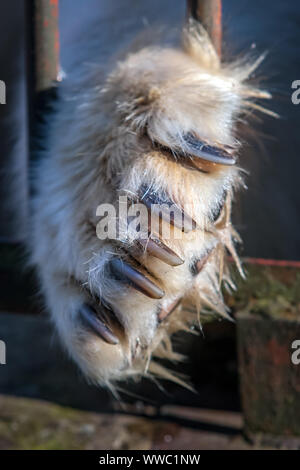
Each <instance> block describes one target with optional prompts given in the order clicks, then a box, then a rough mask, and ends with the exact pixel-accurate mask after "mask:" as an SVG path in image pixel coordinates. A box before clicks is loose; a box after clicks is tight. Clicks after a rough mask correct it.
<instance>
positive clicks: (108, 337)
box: [79, 304, 119, 344]
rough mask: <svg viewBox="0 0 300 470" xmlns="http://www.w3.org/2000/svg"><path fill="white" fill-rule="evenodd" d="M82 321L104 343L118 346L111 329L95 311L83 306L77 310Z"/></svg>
mask: <svg viewBox="0 0 300 470" xmlns="http://www.w3.org/2000/svg"><path fill="white" fill-rule="evenodd" d="M79 313H80V315H81V318H82V320H83V321H84V322H85V323H86V324H87V325H88V326H89V327H90V328H91V329H92V330H93V331H94V332H95V333H97V334H98V335H99V336H100V337H101V338H102V339H103V340H104V341H105V342H106V343H108V344H118V343H119V340H118V338H117V337H116V336H115V335H114V334H113V332H112V331H111V329H110V328H109V327H108V326H107V325H106V324H105V323H104V322H103V320H102V319H101V318H100V317H99V316H98V314H97V312H96V310H94V309H93V308H92V307H91V306H90V305H87V304H83V305H82V306H81V308H80V309H79Z"/></svg>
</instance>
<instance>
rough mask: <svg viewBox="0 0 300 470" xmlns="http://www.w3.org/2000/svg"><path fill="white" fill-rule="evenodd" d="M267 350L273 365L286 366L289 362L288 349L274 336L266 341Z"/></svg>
mask: <svg viewBox="0 0 300 470" xmlns="http://www.w3.org/2000/svg"><path fill="white" fill-rule="evenodd" d="M267 350H268V352H269V354H270V357H271V359H272V362H273V364H274V365H275V366H286V365H288V364H290V361H291V359H290V351H289V350H288V349H287V347H286V345H284V346H282V345H281V344H279V343H278V342H277V340H276V339H275V338H272V339H271V340H270V341H269V342H268V343H267Z"/></svg>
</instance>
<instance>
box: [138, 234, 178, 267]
mask: <svg viewBox="0 0 300 470" xmlns="http://www.w3.org/2000/svg"><path fill="white" fill-rule="evenodd" d="M138 244H140V245H141V246H142V247H143V249H145V250H146V251H147V252H148V253H149V255H151V256H154V257H155V258H158V259H160V260H161V261H163V262H164V263H167V264H169V265H170V266H179V265H181V264H183V263H184V260H183V259H181V258H180V257H179V256H178V255H177V254H176V253H175V252H174V251H173V250H171V248H169V247H168V246H166V245H165V244H164V243H163V242H162V241H161V240H159V239H157V238H148V239H139V240H138Z"/></svg>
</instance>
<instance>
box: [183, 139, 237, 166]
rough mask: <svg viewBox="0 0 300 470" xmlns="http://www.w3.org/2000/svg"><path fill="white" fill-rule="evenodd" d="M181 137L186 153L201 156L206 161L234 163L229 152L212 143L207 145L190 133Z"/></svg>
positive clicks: (234, 160)
mask: <svg viewBox="0 0 300 470" xmlns="http://www.w3.org/2000/svg"><path fill="white" fill-rule="evenodd" d="M183 139H184V141H185V144H186V147H187V149H186V151H187V153H188V154H191V155H192V156H193V157H198V158H202V159H203V160H207V161H208V162H212V163H218V164H221V165H235V163H236V159H235V158H234V157H233V156H232V155H231V154H230V153H229V152H226V150H223V149H220V148H218V147H214V146H212V145H207V144H206V143H205V142H203V141H201V140H199V139H197V138H196V137H195V136H194V135H193V134H191V133H188V134H186V135H185V136H184V137H183Z"/></svg>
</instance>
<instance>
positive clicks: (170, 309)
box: [158, 297, 182, 323]
mask: <svg viewBox="0 0 300 470" xmlns="http://www.w3.org/2000/svg"><path fill="white" fill-rule="evenodd" d="M181 300H182V298H181V297H180V298H179V299H176V300H174V302H172V303H171V304H170V305H169V306H168V307H167V308H162V309H161V310H160V312H159V314H158V321H159V323H161V322H162V321H163V320H165V319H166V318H167V317H168V316H169V315H171V313H173V312H174V310H175V309H176V308H177V307H178V305H179V304H180V302H181Z"/></svg>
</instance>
